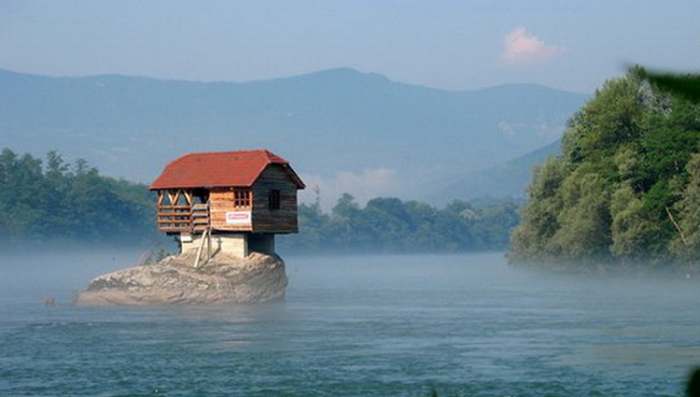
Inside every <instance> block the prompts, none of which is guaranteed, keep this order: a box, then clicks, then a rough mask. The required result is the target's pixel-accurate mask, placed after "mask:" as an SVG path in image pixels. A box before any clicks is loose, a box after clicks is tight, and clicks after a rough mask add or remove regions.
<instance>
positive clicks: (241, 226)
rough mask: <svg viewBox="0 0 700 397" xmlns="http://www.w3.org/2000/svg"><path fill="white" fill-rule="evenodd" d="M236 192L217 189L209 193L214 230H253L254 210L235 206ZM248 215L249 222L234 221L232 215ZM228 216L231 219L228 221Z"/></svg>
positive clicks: (229, 189) (211, 220) (228, 189)
mask: <svg viewBox="0 0 700 397" xmlns="http://www.w3.org/2000/svg"><path fill="white" fill-rule="evenodd" d="M233 204H234V191H233V190H232V189H231V188H215V189H212V190H211V191H210V193H209V219H210V223H211V227H212V229H214V230H221V231H232V232H246V231H252V230H253V223H252V218H253V217H252V214H251V210H252V208H240V207H235V206H234V205H233ZM246 213H247V214H248V216H249V218H248V221H247V222H245V221H241V220H237V221H235V223H234V221H232V219H231V215H245V214H246ZM227 214H229V215H228V216H229V218H228V220H227Z"/></svg>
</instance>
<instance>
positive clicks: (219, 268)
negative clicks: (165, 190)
mask: <svg viewBox="0 0 700 397" xmlns="http://www.w3.org/2000/svg"><path fill="white" fill-rule="evenodd" d="M195 259H196V254H194V253H192V252H189V253H185V254H182V255H177V256H169V257H166V258H164V259H162V260H161V261H159V262H157V263H154V264H150V265H142V266H135V267H131V268H127V269H123V270H119V271H116V272H112V273H107V274H104V275H101V276H99V277H97V278H95V279H94V280H92V281H91V282H90V284H89V285H88V287H87V288H86V289H85V290H84V291H82V292H80V294H79V295H78V297H77V299H76V303H77V304H80V305H158V304H216V303H260V302H271V301H277V300H281V299H283V298H284V293H285V289H286V286H287V275H286V273H285V265H284V261H283V260H282V259H281V258H280V257H279V256H277V255H274V254H272V255H268V254H262V253H257V252H253V253H251V254H249V255H248V256H247V257H245V258H238V257H235V256H231V255H227V254H226V253H224V252H219V253H217V254H215V255H214V256H212V257H211V258H210V259H209V260H208V261H206V262H205V263H202V265H200V266H198V267H194V266H193V263H194V262H195Z"/></svg>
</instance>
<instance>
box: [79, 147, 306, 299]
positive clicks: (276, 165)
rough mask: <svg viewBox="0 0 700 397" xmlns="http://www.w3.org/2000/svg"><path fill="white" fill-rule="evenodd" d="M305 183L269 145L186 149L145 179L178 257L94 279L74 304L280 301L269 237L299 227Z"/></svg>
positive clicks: (280, 277)
mask: <svg viewBox="0 0 700 397" xmlns="http://www.w3.org/2000/svg"><path fill="white" fill-rule="evenodd" d="M304 187H305V185H304V182H302V180H301V179H300V178H299V176H298V175H297V174H296V172H294V170H293V169H292V167H291V166H290V165H289V163H288V162H287V160H285V159H283V158H282V157H279V156H277V155H275V154H273V153H271V152H270V151H268V150H243V151H234V152H206V153H188V154H185V155H183V156H180V157H179V158H177V159H176V160H174V161H172V162H170V163H168V165H167V166H166V167H165V169H164V170H163V172H162V173H161V175H160V176H159V177H158V178H156V180H155V181H154V182H153V183H152V184H151V186H150V190H151V191H153V192H154V193H155V194H154V197H155V200H156V203H155V204H156V205H155V209H156V226H157V228H158V229H159V230H160V231H161V232H163V233H165V234H167V235H168V236H171V237H174V238H175V240H176V241H177V242H178V245H179V247H180V251H179V252H180V253H179V255H176V256H169V257H166V258H164V259H162V260H160V261H158V262H157V263H154V264H150V265H144V266H136V267H132V268H128V269H124V270H120V271H116V272H113V273H108V274H105V275H102V276H99V277H97V278H96V279H94V280H92V282H90V285H89V286H88V287H87V289H85V290H84V291H82V292H81V293H80V294H79V296H78V297H77V300H76V303H78V304H91V305H104V304H117V305H154V304H173V303H178V304H206V303H258V302H269V301H275V300H280V299H282V298H284V292H285V288H286V286H287V276H286V273H285V269H284V268H285V266H284V261H282V259H281V258H280V257H279V256H278V255H277V254H276V253H275V235H276V234H289V233H296V232H297V231H298V221H297V191H298V190H301V189H304Z"/></svg>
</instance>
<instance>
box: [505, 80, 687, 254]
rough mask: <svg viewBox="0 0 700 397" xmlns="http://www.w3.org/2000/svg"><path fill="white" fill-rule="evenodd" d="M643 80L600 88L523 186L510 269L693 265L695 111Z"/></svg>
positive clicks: (614, 81) (680, 99)
mask: <svg viewBox="0 0 700 397" xmlns="http://www.w3.org/2000/svg"><path fill="white" fill-rule="evenodd" d="M645 76H646V74H645V72H644V71H643V70H642V69H639V68H636V69H633V70H632V71H631V72H630V73H629V74H628V75H627V76H625V77H624V78H620V79H616V80H611V81H608V82H606V83H605V84H604V85H603V87H602V88H601V89H600V90H599V91H597V92H596V95H595V96H594V98H592V99H591V100H590V101H589V102H588V103H586V104H585V105H584V106H583V108H582V109H581V110H580V111H579V112H577V113H576V115H575V116H574V117H573V118H572V119H571V121H570V123H569V128H568V129H567V131H566V133H565V135H564V138H563V139H562V142H563V143H562V155H561V156H559V157H553V158H550V159H549V160H548V161H547V162H546V163H545V164H544V165H543V166H542V167H541V168H540V169H539V170H538V171H537V173H536V174H535V177H534V179H533V181H532V183H531V185H530V189H529V199H528V203H527V205H526V206H525V207H524V208H523V210H522V223H521V224H520V225H519V226H518V227H517V228H516V229H515V230H514V232H513V234H512V251H511V253H510V258H511V260H512V261H513V262H564V263H579V264H581V263H583V264H586V263H589V264H597V263H603V262H606V263H623V264H624V263H631V262H639V261H640V260H644V261H649V262H655V263H662V262H668V260H669V259H672V260H678V259H681V258H686V259H690V258H693V260H697V259H700V232H699V230H700V213H699V212H698V211H700V210H698V208H700V188H699V187H698V185H699V184H700V159H698V156H699V155H698V154H697V152H698V144H699V143H700V107H698V105H696V104H693V103H691V102H689V101H687V100H686V99H685V98H683V97H681V96H673V95H669V94H667V93H664V92H660V91H659V90H658V88H657V87H656V86H655V85H654V83H649V82H648V81H647V80H645V79H644V77H645ZM691 158H692V160H691ZM671 210H673V211H675V212H676V213H677V216H678V219H679V224H680V227H681V231H683V233H684V234H685V235H687V238H686V240H687V241H686V243H683V241H682V238H681V237H680V233H679V231H678V230H677V229H676V228H675V227H674V225H673V223H672V221H671V219H670V216H669V212H670V211H671Z"/></svg>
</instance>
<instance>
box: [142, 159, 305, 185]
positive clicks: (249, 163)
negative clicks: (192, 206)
mask: <svg viewBox="0 0 700 397" xmlns="http://www.w3.org/2000/svg"><path fill="white" fill-rule="evenodd" d="M270 164H279V165H281V166H282V167H283V168H284V169H285V170H286V171H287V173H288V174H289V177H290V178H291V179H292V181H294V183H295V184H296V185H297V188H299V189H303V188H304V187H305V186H304V182H302V181H301V179H300V178H299V176H298V175H297V174H296V173H295V172H294V170H293V169H292V167H290V166H289V163H288V162H287V160H285V159H283V158H282V157H279V156H277V155H275V154H274V153H271V152H269V151H267V150H245V151H237V152H208V153H189V154H186V155H184V156H181V157H180V158H178V159H176V160H174V161H171V162H170V163H168V165H166V166H165V169H164V170H163V172H162V173H161V174H160V176H159V177H158V178H156V180H155V181H153V183H152V184H151V190H159V189H178V188H200V187H203V188H210V187H229V186H242V187H250V186H252V185H253V183H255V181H256V180H257V179H258V177H259V176H260V174H261V173H262V172H263V170H265V168H266V167H267V166H268V165H270Z"/></svg>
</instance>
